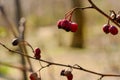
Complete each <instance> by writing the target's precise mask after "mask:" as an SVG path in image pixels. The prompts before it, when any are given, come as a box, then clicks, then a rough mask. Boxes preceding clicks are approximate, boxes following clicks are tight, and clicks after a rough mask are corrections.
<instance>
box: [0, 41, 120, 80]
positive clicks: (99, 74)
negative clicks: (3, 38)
mask: <svg viewBox="0 0 120 80" xmlns="http://www.w3.org/2000/svg"><path fill="white" fill-rule="evenodd" d="M0 45H1V46H3V47H4V48H6V49H7V50H8V51H10V52H13V53H17V54H19V55H23V56H25V57H27V58H31V59H35V60H38V61H41V62H44V63H47V64H48V65H46V66H41V68H40V69H39V71H40V70H42V69H43V68H46V67H49V66H51V65H56V66H63V67H68V68H72V69H76V70H81V71H84V72H88V73H91V74H95V75H98V76H100V78H99V79H98V80H101V79H102V78H103V77H120V75H119V74H102V73H99V72H94V71H91V70H87V69H85V68H83V67H81V66H79V65H77V64H75V65H73V66H71V65H65V64H61V63H55V62H50V61H46V60H43V59H36V58H34V57H31V56H29V55H26V54H23V53H21V52H19V51H14V50H11V49H9V48H8V47H7V46H5V45H4V44H2V43H0ZM28 71H29V70H28Z"/></svg>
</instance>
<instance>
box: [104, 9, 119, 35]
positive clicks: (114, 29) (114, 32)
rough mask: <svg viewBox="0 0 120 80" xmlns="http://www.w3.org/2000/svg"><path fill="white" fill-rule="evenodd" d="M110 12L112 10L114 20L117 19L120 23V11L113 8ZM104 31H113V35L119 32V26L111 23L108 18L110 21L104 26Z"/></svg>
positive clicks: (111, 14) (111, 15)
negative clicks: (116, 11)
mask: <svg viewBox="0 0 120 80" xmlns="http://www.w3.org/2000/svg"><path fill="white" fill-rule="evenodd" d="M110 12H111V13H110V17H111V18H112V20H114V21H116V22H117V23H120V15H119V13H120V12H118V14H116V13H115V12H114V11H113V10H111V11H110ZM103 31H104V32H105V33H106V34H108V33H111V34H112V35H117V34H118V29H117V27H115V26H113V25H110V24H109V20H108V23H107V24H105V25H104V26H103Z"/></svg>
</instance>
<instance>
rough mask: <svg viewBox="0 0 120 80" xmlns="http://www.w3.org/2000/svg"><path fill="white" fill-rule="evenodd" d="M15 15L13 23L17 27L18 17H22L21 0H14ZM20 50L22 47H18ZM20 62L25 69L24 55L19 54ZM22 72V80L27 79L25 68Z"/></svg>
mask: <svg viewBox="0 0 120 80" xmlns="http://www.w3.org/2000/svg"><path fill="white" fill-rule="evenodd" d="M15 8H16V9H15V15H16V19H15V23H16V26H17V28H18V27H19V21H20V18H21V17H22V8H21V2H20V0H15ZM20 50H21V52H23V51H22V49H21V47H20ZM21 64H22V66H23V67H24V69H26V61H25V57H24V56H22V55H21ZM22 73H23V79H22V80H27V72H26V71H25V70H23V71H22Z"/></svg>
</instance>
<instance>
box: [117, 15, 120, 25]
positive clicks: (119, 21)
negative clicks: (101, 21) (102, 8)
mask: <svg viewBox="0 0 120 80" xmlns="http://www.w3.org/2000/svg"><path fill="white" fill-rule="evenodd" d="M116 21H117V22H118V23H120V15H117V17H116Z"/></svg>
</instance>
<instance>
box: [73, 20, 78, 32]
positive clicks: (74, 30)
mask: <svg viewBox="0 0 120 80" xmlns="http://www.w3.org/2000/svg"><path fill="white" fill-rule="evenodd" d="M77 30H78V24H77V23H75V22H71V31H72V32H76V31H77Z"/></svg>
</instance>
